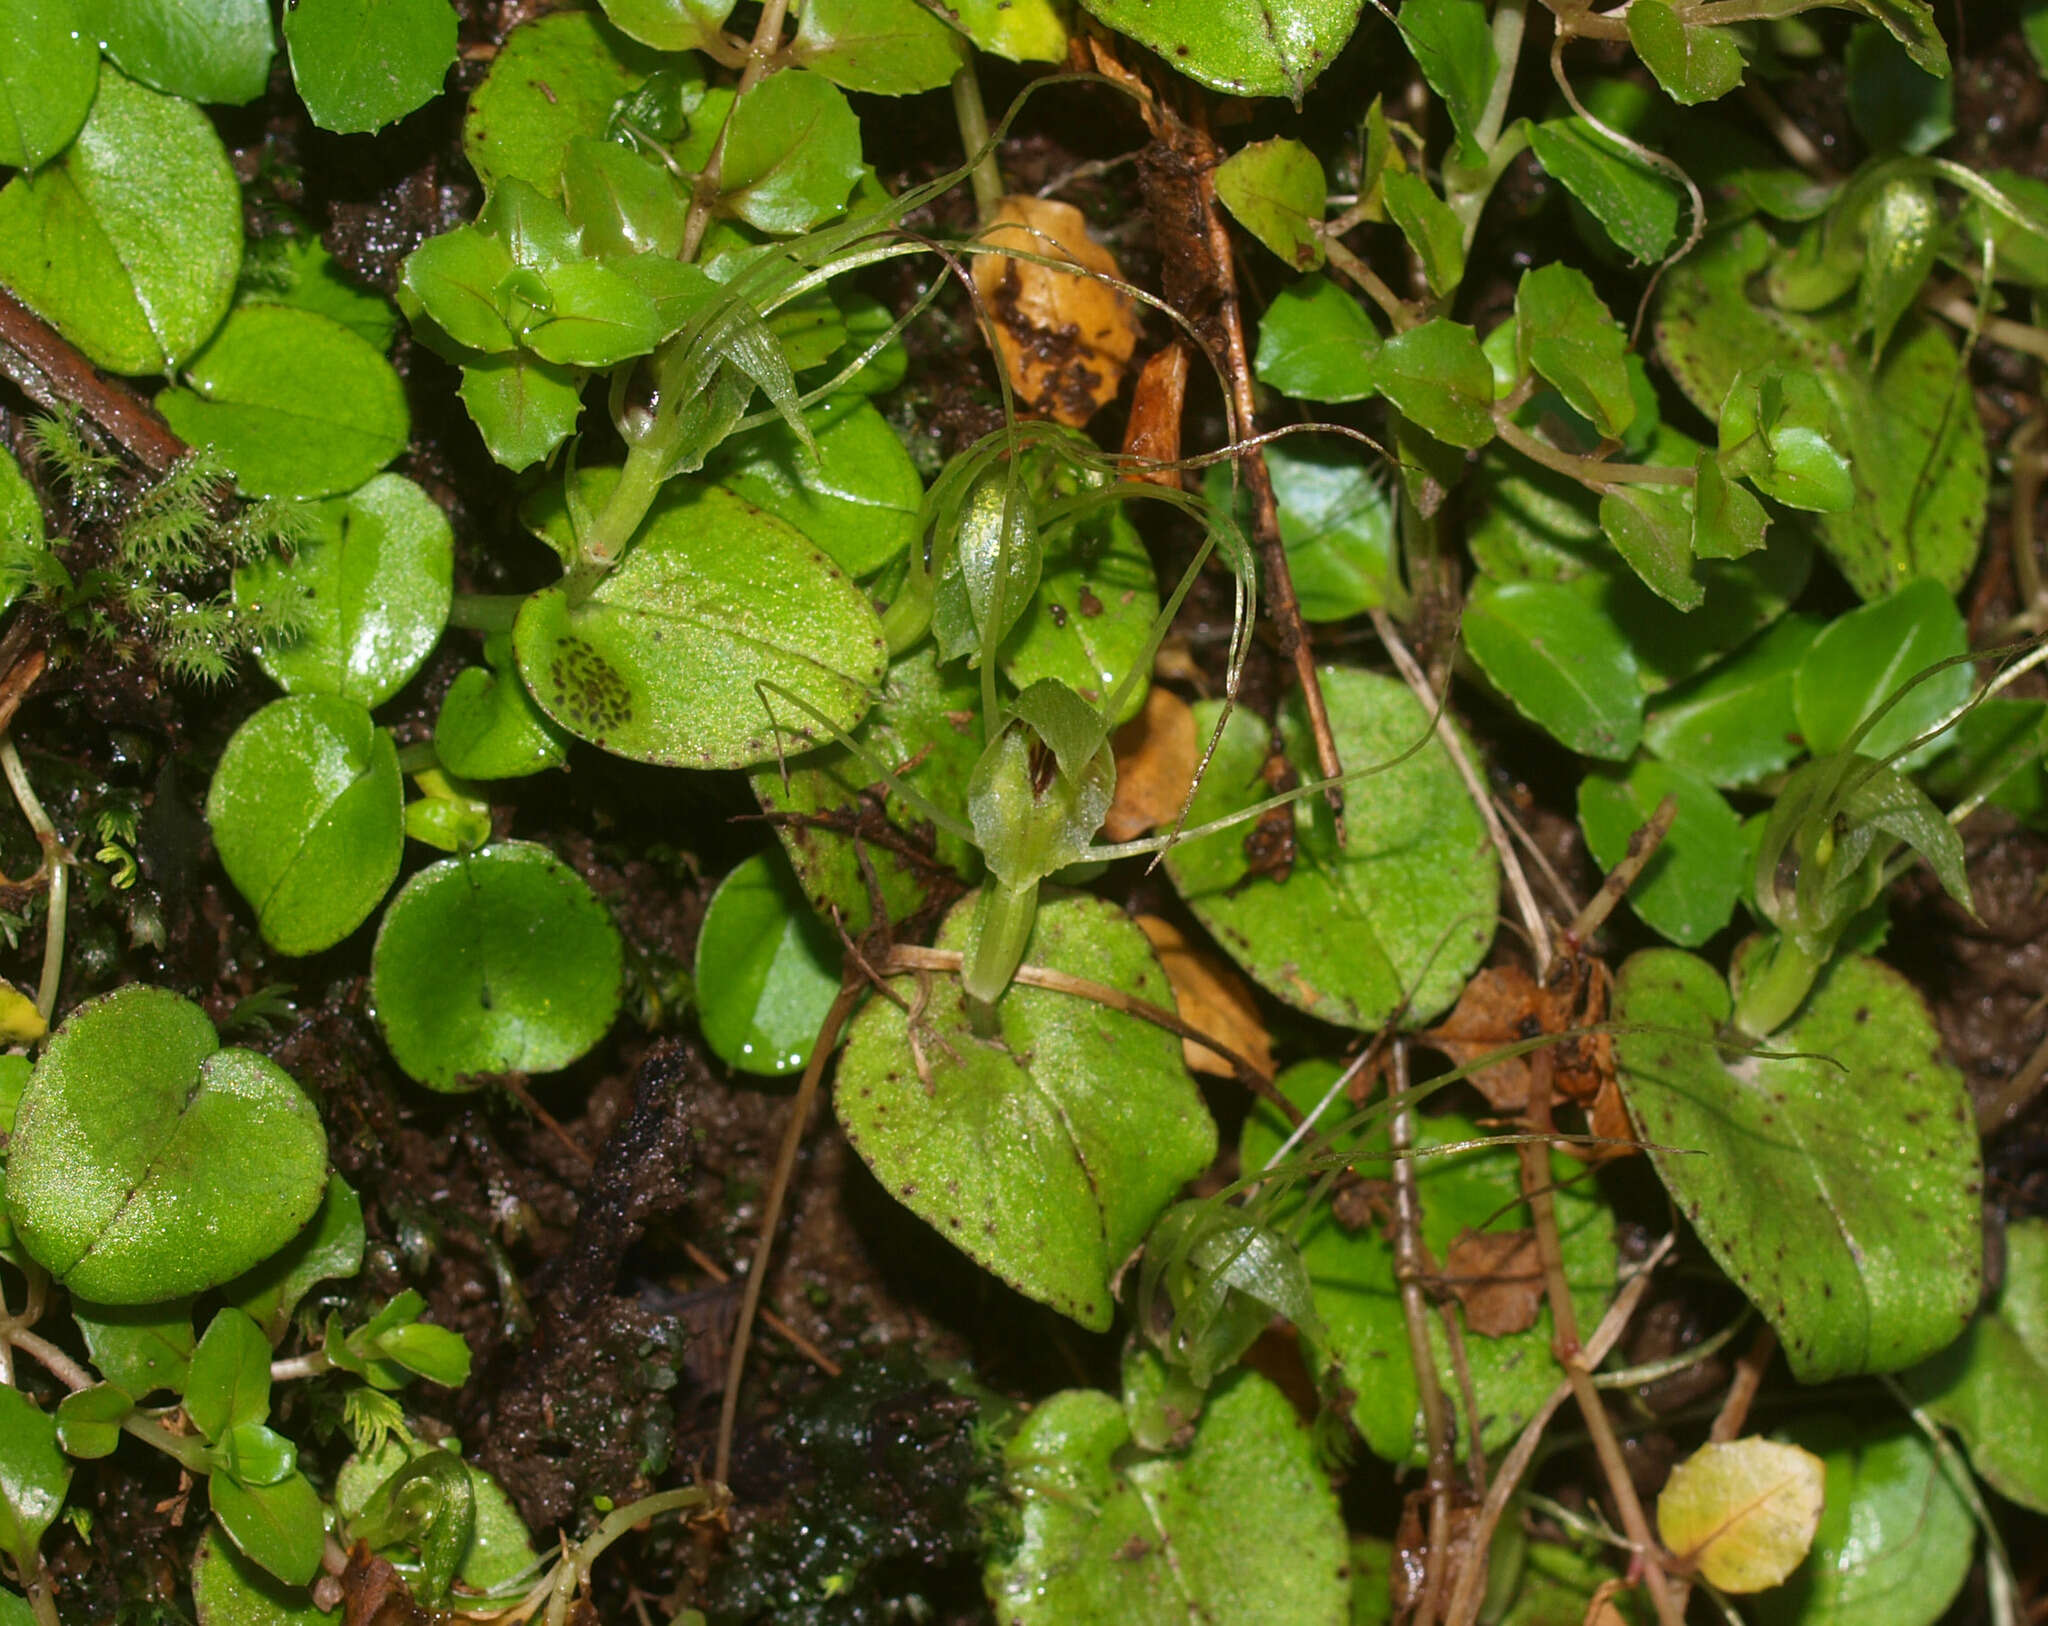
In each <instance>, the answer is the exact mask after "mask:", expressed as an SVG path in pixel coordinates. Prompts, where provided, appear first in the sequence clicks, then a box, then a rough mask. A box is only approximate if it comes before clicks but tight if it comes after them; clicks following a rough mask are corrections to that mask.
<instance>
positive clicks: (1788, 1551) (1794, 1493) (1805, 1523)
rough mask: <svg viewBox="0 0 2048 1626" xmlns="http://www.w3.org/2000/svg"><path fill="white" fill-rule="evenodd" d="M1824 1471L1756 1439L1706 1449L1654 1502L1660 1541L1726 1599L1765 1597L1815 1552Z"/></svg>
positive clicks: (1788, 1449) (1676, 1472)
mask: <svg viewBox="0 0 2048 1626" xmlns="http://www.w3.org/2000/svg"><path fill="white" fill-rule="evenodd" d="M1826 1486H1827V1467H1826V1465H1825V1464H1824V1463H1822V1461H1821V1460H1820V1458H1819V1457H1817V1456H1815V1455H1814V1454H1813V1453H1812V1452H1811V1451H1807V1450H1803V1449H1801V1448H1800V1447H1799V1446H1796V1445H1784V1444H1781V1443H1780V1442H1778V1441H1776V1440H1766V1439H1762V1438H1759V1437H1755V1436H1752V1437H1751V1438H1749V1439H1746V1440H1729V1441H1726V1442H1716V1443H1710V1444H1707V1445H1703V1446H1701V1447H1700V1448H1699V1450H1697V1451H1695V1452H1694V1453H1693V1454H1692V1455H1691V1456H1690V1457H1688V1458H1686V1460H1685V1461H1684V1462H1681V1463H1680V1464H1679V1465H1678V1466H1677V1467H1676V1468H1675V1469H1673V1470H1672V1474H1671V1477H1670V1479H1669V1480H1667V1481H1666V1482H1665V1485H1664V1494H1663V1495H1662V1496H1660V1497H1658V1498H1657V1534H1658V1536H1659V1537H1660V1538H1661V1539H1662V1541H1663V1543H1664V1545H1665V1546H1667V1547H1669V1548H1670V1549H1671V1551H1672V1552H1673V1553H1674V1554H1675V1555H1677V1556H1678V1557H1679V1558H1681V1559H1684V1560H1687V1561H1689V1562H1691V1563H1693V1564H1696V1565H1697V1566H1698V1567H1699V1573H1700V1575H1701V1577H1702V1578H1703V1579H1705V1580H1706V1581H1707V1582H1708V1583H1709V1584H1710V1585H1712V1586H1717V1587H1719V1588H1720V1589H1721V1590H1722V1591H1723V1592H1761V1591H1763V1590H1764V1589H1765V1588H1766V1587H1774V1586H1776V1585H1777V1584H1778V1583H1779V1582H1780V1581H1782V1580H1784V1579H1785V1577H1786V1576H1788V1575H1790V1574H1791V1573H1792V1572H1793V1571H1794V1570H1795V1569H1797V1568H1798V1567H1799V1565H1800V1562H1801V1560H1803V1559H1804V1558H1805V1557H1806V1550H1807V1549H1808V1548H1809V1547H1811V1546H1812V1545H1813V1533H1814V1531H1815V1530H1816V1529H1818V1528H1819V1527H1820V1510H1821V1502H1822V1498H1823V1493H1824V1491H1825V1490H1826Z"/></svg>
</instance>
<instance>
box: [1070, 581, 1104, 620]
mask: <svg viewBox="0 0 2048 1626" xmlns="http://www.w3.org/2000/svg"><path fill="white" fill-rule="evenodd" d="M1075 603H1076V604H1077V605H1078V606H1079V607H1080V611H1081V613H1082V614H1083V615H1085V616H1087V617H1088V618H1089V619H1090V620H1093V619H1094V618H1095V617H1096V616H1098V615H1100V614H1102V600H1101V599H1099V598H1097V597H1096V596H1095V594H1094V592H1093V590H1092V589H1091V588H1090V587H1089V586H1088V584H1087V583H1086V582H1083V583H1082V584H1081V596H1080V597H1079V598H1078V599H1076V600H1075Z"/></svg>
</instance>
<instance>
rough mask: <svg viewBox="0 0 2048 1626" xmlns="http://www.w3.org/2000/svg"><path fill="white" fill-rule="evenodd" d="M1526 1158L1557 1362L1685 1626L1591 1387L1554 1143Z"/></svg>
mask: <svg viewBox="0 0 2048 1626" xmlns="http://www.w3.org/2000/svg"><path fill="white" fill-rule="evenodd" d="M1550 1074H1551V1069H1550V1066H1549V1053H1548V1052H1547V1051H1538V1052H1536V1053H1535V1054H1534V1055H1533V1056H1532V1057H1531V1066H1530V1089H1529V1106H1528V1111H1527V1115H1526V1121H1527V1123H1528V1125H1529V1128H1530V1129H1531V1130H1532V1131H1534V1133H1535V1135H1536V1136H1544V1135H1548V1134H1549V1133H1550V1132H1551V1122H1550ZM1517 1150H1518V1153H1519V1155H1520V1157H1521V1161H1522V1196H1523V1201H1524V1202H1526V1203H1527V1204H1528V1206H1529V1217H1530V1219H1531V1221H1532V1222H1533V1223H1534V1226H1535V1230H1536V1253H1537V1257H1538V1258H1539V1259H1541V1261H1542V1263H1543V1289H1544V1296H1545V1298H1546V1299H1547V1300H1548V1302H1549V1304H1550V1322H1551V1338H1552V1343H1553V1347H1554V1348H1555V1351H1556V1354H1557V1360H1558V1364H1559V1365H1560V1366H1562V1367H1563V1368H1564V1372H1565V1379H1566V1381H1567V1382H1568V1383H1569V1384H1570V1385H1571V1390H1572V1395H1573V1398H1574V1399H1576V1400H1577V1401H1578V1404H1579V1410H1580V1412H1581V1413H1582V1414H1584V1416H1585V1419H1586V1432H1587V1433H1588V1434H1589V1435H1591V1436H1592V1440H1593V1454H1594V1455H1595V1456H1596V1457H1597V1458H1599V1461H1600V1470H1601V1473H1602V1475H1603V1477H1604V1478H1605V1479H1606V1481H1607V1489H1608V1492H1609V1494H1610V1495H1612V1496H1613V1498H1614V1505H1615V1508H1616V1510H1617V1511H1618V1512H1619V1513H1620V1514H1621V1527H1622V1529H1623V1530H1624V1531H1626V1532H1627V1534H1628V1539H1629V1543H1630V1546H1631V1547H1632V1548H1633V1549H1634V1551H1635V1554H1636V1558H1637V1560H1638V1562H1640V1563H1641V1565H1642V1567H1643V1585H1644V1587H1645V1588H1646V1589H1647V1590H1648V1592H1649V1594H1650V1602H1651V1604H1652V1605H1653V1606H1654V1607H1655V1608H1656V1611H1657V1619H1658V1621H1659V1622H1660V1623H1661V1626H1684V1621H1685V1609H1684V1605H1683V1604H1682V1603H1680V1602H1678V1601H1677V1600H1676V1599H1674V1598H1673V1596H1672V1591H1671V1582H1670V1579H1669V1578H1668V1577H1667V1576H1666V1575H1665V1573H1664V1565H1663V1561H1662V1559H1661V1558H1660V1557H1659V1551H1660V1549H1659V1547H1658V1545H1657V1538H1656V1536H1655V1534H1654V1533H1653V1532H1652V1531H1651V1529H1650V1521H1649V1519H1648V1518H1647V1517H1645V1516H1644V1513H1643V1504H1642V1499H1641V1498H1640V1497H1638V1496H1637V1495H1636V1487H1635V1481H1634V1480H1632V1479H1631V1478H1630V1477H1629V1472H1628V1464H1627V1462H1626V1461H1625V1460H1624V1459H1623V1458H1622V1454H1621V1442H1620V1441H1618V1440H1617V1439H1616V1438H1615V1437H1614V1421H1613V1419H1612V1418H1610V1417H1609V1416H1608V1415H1607V1406H1606V1403H1605V1402H1604V1401H1603V1400H1602V1399H1601V1398H1600V1391H1599V1390H1597V1389H1596V1388H1594V1387H1593V1378H1592V1365H1591V1364H1589V1363H1588V1361H1587V1358H1586V1355H1587V1352H1586V1349H1585V1346H1584V1345H1583V1344H1582V1343H1581V1341H1580V1339H1579V1316H1578V1311H1577V1309H1576V1308H1575V1307H1574V1306H1573V1304H1572V1291H1571V1284H1570V1282H1569V1281H1567V1280H1566V1278H1565V1273H1564V1249H1563V1246H1562V1245H1561V1244H1560V1242H1559V1241H1558V1234H1557V1208H1556V1205H1555V1203H1554V1202H1553V1200H1552V1197H1551V1181H1550V1148H1549V1146H1548V1145H1547V1144H1545V1143H1544V1142H1543V1141H1542V1140H1541V1139H1533V1138H1532V1139H1530V1140H1526V1141H1524V1142H1522V1144H1521V1146H1520V1147H1519V1148H1518V1149H1517Z"/></svg>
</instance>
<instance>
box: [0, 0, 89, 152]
mask: <svg viewBox="0 0 2048 1626" xmlns="http://www.w3.org/2000/svg"><path fill="white" fill-rule="evenodd" d="M7 30H8V39H7V50H6V52H5V54H4V55H0V167H5V168H12V169H41V168H42V167H43V165H45V164H47V163H48V162H49V161H50V160H51V159H52V158H55V157H56V156H57V154H58V153H60V152H62V151H63V150H64V149H65V148H66V147H68V146H69V145H70V144H71V138H72V137H73V136H75V135H77V134H78V130H79V126H80V125H82V124H84V123H85V116H86V114H87V113H88V112H89V111H90V110H91V108H92V96H93V91H94V89H95V88H96V87H97V86H98V84H99V79H100V54H99V52H98V51H96V50H94V49H93V40H92V33H91V30H90V29H88V28H87V27H86V25H85V14H84V11H83V10H82V9H81V6H80V4H79V0H18V3H17V4H15V5H12V6H10V7H9V8H8V17H7Z"/></svg>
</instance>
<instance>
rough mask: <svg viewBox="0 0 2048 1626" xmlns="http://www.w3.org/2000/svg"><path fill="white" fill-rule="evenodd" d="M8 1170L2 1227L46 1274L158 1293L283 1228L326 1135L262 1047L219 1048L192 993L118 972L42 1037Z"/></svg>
mask: <svg viewBox="0 0 2048 1626" xmlns="http://www.w3.org/2000/svg"><path fill="white" fill-rule="evenodd" d="M7 1176H8V1178H7V1200H8V1206H9V1208H10V1210H11V1212H12V1214H13V1218H14V1223H15V1227H16V1229H17V1231H18V1232H19V1233H20V1236H21V1239H22V1242H23V1244H24V1245H25V1246H26V1247H27V1248H28V1250H29V1251H30V1253H31V1254H33V1255H34V1256H35V1258H36V1259H37V1261H38V1262H39V1263H41V1264H42V1265H43V1267H44V1268H45V1269H47V1270H48V1271H49V1272H50V1273H51V1274H52V1275H53V1276H56V1277H57V1278H58V1279H60V1280H61V1281H63V1282H64V1284H65V1285H66V1286H67V1287H69V1288H71V1289H73V1290H74V1291H75V1292H77V1293H79V1294H81V1295H83V1296H84V1297H86V1298H91V1299H97V1300H99V1301H100V1302H101V1303H104V1304H161V1303H164V1302H166V1301H168V1300H171V1299H177V1298H184V1297H186V1296H188V1295H190V1294H193V1293H200V1292H204V1291H205V1290H206V1289H207V1288H209V1287H214V1286H218V1285H219V1284H220V1283H221V1282H224V1281H227V1280H229V1279H230V1278H231V1277H234V1276H237V1275H240V1274H241V1272H243V1271H245V1270H247V1269H248V1268H249V1267H250V1266H252V1265H254V1264H256V1263H258V1262H259V1261H261V1260H263V1259H266V1258H268V1257H269V1256H270V1255H271V1254H273V1253H275V1252H276V1251H277V1250H278V1249H279V1248H281V1247H283V1246H284V1245H285V1244H286V1243H287V1242H289V1241H290V1240H291V1239H292V1238H293V1237H294V1236H295V1235H297V1234H298V1231H299V1228H300V1227H301V1226H302V1225H304V1224H305V1223H306V1221H307V1220H308V1219H310V1218H311V1217H312V1214H313V1211H314V1209H316V1208H318V1207H319V1205H320V1194H321V1193H322V1192H323V1191H324V1190H325V1189H326V1186H327V1136H326V1134H325V1132H324V1131H323V1130H322V1129H321V1127H320V1116H319V1114H318V1113H317V1112H315V1111H314V1110H313V1103H312V1102H310V1101H308V1100H307V1099H306V1097H305V1096H304V1095H303V1094H302V1093H301V1092H300V1090H299V1087H298V1086H297V1085H296V1084H294V1083H293V1082H292V1080H291V1078H290V1076H289V1075H288V1074H287V1073H285V1071H284V1070H283V1069H282V1068H280V1067H279V1066H278V1065H277V1064H276V1063H275V1062H272V1061H270V1060H269V1059H268V1058H267V1057H263V1056H259V1055H257V1054H256V1053H255V1052H254V1051H251V1050H223V1049H221V1048H220V1039H219V1037H218V1036H217V1035H216V1034H215V1033H214V1030H213V1024H212V1023H211V1022H209V1021H208V1020H207V1019H206V1013H205V1012H204V1011H202V1010H201V1009H200V1008H199V1007H198V1006H197V1005H194V1004H192V1003H191V1002H190V1001H188V1000H183V999H180V998H179V997H178V996H177V995H176V994H173V993H171V992H170V991H169V990H168V989H163V988H150V987H146V986H144V985H142V984H140V983H131V984H130V985H129V986H127V987H125V988H120V989H116V990H115V991H114V992H113V993H111V994H106V995H103V996H102V997H101V998H99V999H95V1000H91V1001H88V1002H87V1003H86V1004H84V1005H81V1006H79V1007H78V1009H77V1010H75V1011H73V1012H72V1013H71V1015H70V1016H69V1017H68V1018H67V1019H66V1020H65V1022H64V1024H63V1026H62V1027H60V1028H59V1029H58V1030H57V1033H56V1035H55V1037H53V1038H52V1039H51V1040H50V1043H49V1046H48V1047H47V1048H46V1049H45V1050H44V1052H43V1056H42V1060H41V1061H39V1062H38V1063H37V1064H36V1070H35V1076H34V1077H33V1078H32V1079H31V1080H30V1081H29V1087H28V1089H27V1091H26V1092H25V1093H24V1094H23V1096H22V1100H21V1114H20V1117H19V1118H18V1119H17V1120H16V1123H15V1130H14V1139H13V1142H12V1144H11V1146H10V1148H9V1156H8V1170H7Z"/></svg>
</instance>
